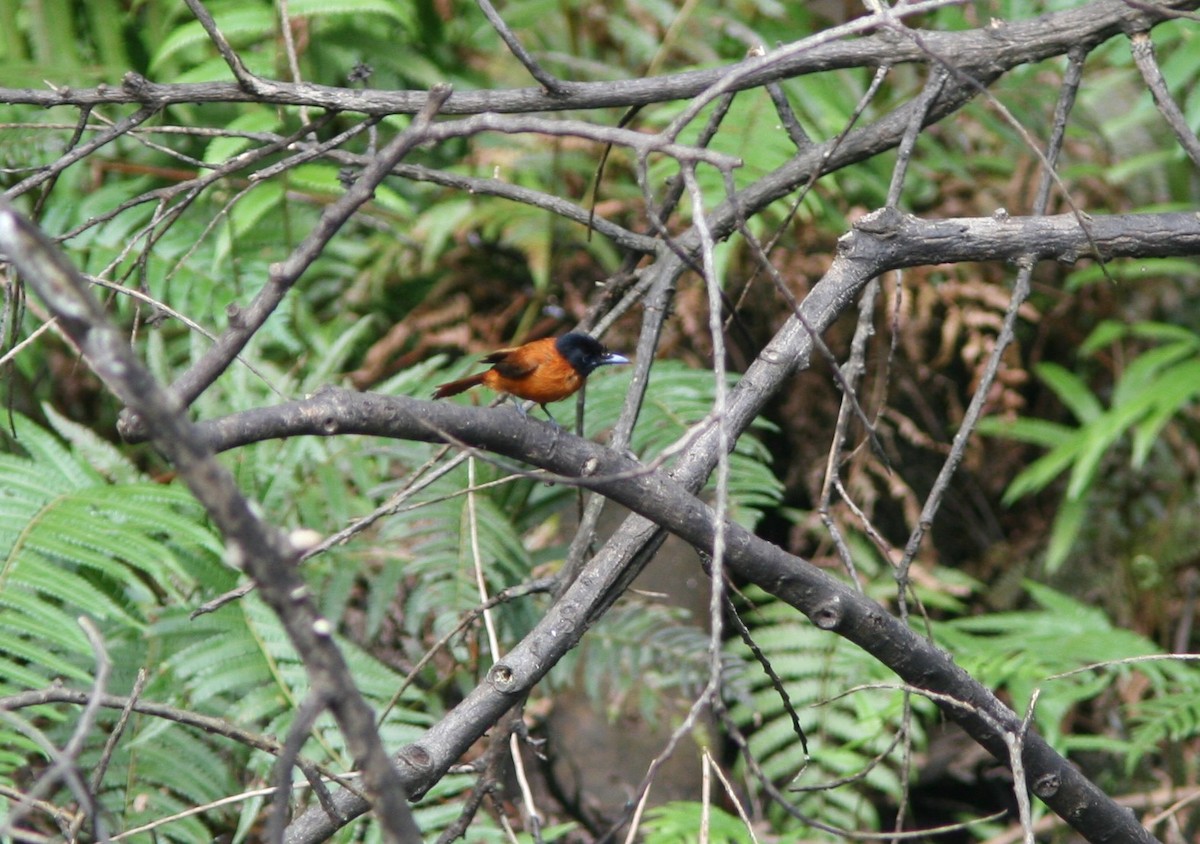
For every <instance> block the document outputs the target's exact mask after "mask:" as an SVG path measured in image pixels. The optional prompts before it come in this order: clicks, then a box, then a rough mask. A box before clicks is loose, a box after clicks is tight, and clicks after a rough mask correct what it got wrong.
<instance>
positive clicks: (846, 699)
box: [727, 590, 929, 829]
mask: <svg viewBox="0 0 1200 844" xmlns="http://www.w3.org/2000/svg"><path fill="white" fill-rule="evenodd" d="M750 597H751V600H753V602H754V609H753V610H752V611H750V612H748V613H745V614H744V619H745V621H746V623H747V624H748V625H749V626H750V629H751V634H752V636H753V638H754V641H755V643H756V644H757V645H758V647H759V649H760V650H761V651H762V653H763V655H764V656H765V657H766V658H767V660H769V662H770V664H771V666H772V667H773V669H774V671H775V673H776V674H777V675H778V676H779V678H780V679H781V681H782V683H783V687H784V689H785V690H786V691H787V695H788V699H789V700H790V701H791V706H792V707H793V709H794V711H795V712H796V715H797V716H798V718H799V720H800V725H801V727H802V728H803V730H804V733H805V735H806V737H807V740H808V746H809V752H810V754H811V756H810V757H806V756H805V754H804V752H803V749H802V746H801V743H800V739H799V737H798V736H797V735H796V733H795V730H794V727H793V724H792V716H791V714H790V713H789V712H788V710H787V707H786V706H785V704H784V701H783V699H782V697H781V696H780V694H779V692H778V690H777V689H775V688H774V686H773V684H772V683H771V681H770V679H769V678H768V677H767V676H766V674H765V673H764V672H763V671H762V669H761V667H760V666H759V665H758V664H757V662H756V661H754V660H753V658H752V657H751V655H750V654H749V652H748V650H747V649H746V646H745V645H744V644H743V643H742V642H740V641H738V642H735V643H731V644H730V645H729V646H728V647H729V653H730V655H731V657H732V658H733V659H734V660H735V661H734V663H733V666H734V668H733V670H732V671H731V674H730V677H729V679H728V682H727V697H728V699H729V702H730V714H731V715H732V717H733V718H734V720H735V721H736V722H737V723H738V724H739V725H740V726H741V727H742V729H743V730H745V731H746V732H747V734H748V736H749V748H750V752H751V753H752V754H753V755H754V757H755V759H756V760H757V761H758V763H759V765H760V766H761V767H762V769H763V771H764V772H765V773H766V775H767V776H769V777H770V778H771V779H773V780H774V781H775V782H776V784H777V785H780V786H783V787H788V786H791V787H804V788H805V789H809V788H812V787H814V786H820V785H821V784H822V783H825V782H831V781H834V780H839V779H841V778H843V777H848V776H851V775H855V774H864V773H865V776H863V777H862V779H861V780H859V781H858V782H857V783H855V784H852V785H842V786H839V787H837V788H833V789H819V788H818V789H816V790H804V791H799V792H797V794H796V802H797V804H798V805H799V807H800V809H801V811H803V812H805V813H806V814H808V815H810V816H812V817H816V818H819V819H821V820H823V821H825V822H827V823H832V824H837V825H839V826H844V827H846V828H853V829H864V828H874V827H876V826H877V825H878V822H879V818H878V815H877V812H876V810H875V808H874V806H873V802H872V796H873V795H874V796H878V795H879V794H885V795H887V796H889V797H897V796H898V795H899V794H900V790H901V771H900V768H899V756H898V755H897V754H893V755H892V756H889V757H886V758H884V759H883V760H882V761H880V762H879V763H878V764H876V763H875V762H874V759H875V757H876V756H878V755H879V754H881V753H883V752H884V751H885V750H886V749H887V748H888V747H889V746H890V745H891V744H892V742H893V740H894V739H895V738H896V737H897V735H898V733H899V730H900V728H901V723H902V715H903V711H904V701H905V698H904V695H903V693H902V692H900V691H890V690H869V691H859V692H857V693H854V694H849V695H846V694H843V693H844V692H846V691H848V690H850V689H852V688H855V687H858V686H862V685H864V684H870V683H873V682H881V683H893V684H894V683H896V678H895V677H894V676H892V675H890V674H889V673H888V672H887V670H886V669H884V668H883V667H882V666H881V665H880V664H879V663H878V662H876V661H875V660H874V659H872V658H870V657H869V656H868V655H867V654H866V653H865V652H864V651H862V650H860V649H858V648H855V647H854V646H853V645H851V644H849V643H848V642H846V641H844V640H842V639H838V638H836V637H833V636H830V635H829V634H827V633H824V632H822V631H820V630H817V629H816V628H814V627H813V626H812V625H811V624H809V623H808V622H807V621H805V620H804V619H802V618H799V617H797V615H796V613H795V610H794V609H792V608H791V607H789V606H787V605H786V604H784V603H782V602H780V601H777V600H775V599H773V598H770V597H768V596H766V595H765V594H763V593H761V592H760V591H758V590H754V591H753V592H752V593H751V595H750ZM912 705H913V706H914V707H916V708H917V709H918V710H924V709H928V708H929V704H928V703H927V702H923V701H921V700H920V699H919V698H913V699H912ZM911 729H912V731H913V732H912V734H911V738H912V739H913V741H914V742H916V743H917V744H918V745H919V744H920V743H921V742H922V741H923V733H922V732H921V730H920V726H919V723H917V720H916V719H914V721H913V722H912V724H911Z"/></svg>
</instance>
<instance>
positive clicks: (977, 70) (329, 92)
mask: <svg viewBox="0 0 1200 844" xmlns="http://www.w3.org/2000/svg"><path fill="white" fill-rule="evenodd" d="M1197 5H1200V0H1172V2H1166V3H1154V2H1146V3H1137V4H1133V3H1125V2H1122V0H1096V2H1092V3H1086V4H1083V5H1081V6H1080V7H1079V8H1077V9H1069V10H1067V11H1063V12H1053V13H1050V14H1046V15H1041V16H1040V17H1037V18H1032V19H1030V20H1025V21H1013V22H1007V23H1006V22H1001V23H999V24H998V25H996V26H989V27H987V28H985V29H975V30H965V31H962V32H927V31H923V30H921V31H920V35H921V39H922V42H923V43H924V45H925V46H926V47H927V48H928V49H929V50H930V51H932V52H933V53H934V54H936V55H937V56H938V57H939V58H940V59H942V60H944V61H947V62H949V63H950V64H952V65H954V66H955V67H958V68H960V69H961V70H963V71H965V72H967V73H971V74H972V75H976V74H978V75H984V76H987V75H993V74H996V73H1001V72H1003V71H1004V70H1006V69H1008V68H1012V67H1016V66H1018V65H1022V64H1027V63H1030V62H1037V61H1042V60H1044V59H1047V58H1050V57H1051V56H1058V55H1063V54H1064V53H1066V52H1067V51H1068V50H1069V49H1071V48H1072V47H1083V48H1087V47H1089V46H1092V45H1095V44H1099V43H1101V42H1102V41H1105V40H1106V39H1108V38H1111V37H1112V36H1113V35H1116V34H1118V33H1121V32H1132V31H1135V30H1138V29H1144V28H1146V27H1148V26H1150V25H1153V24H1154V23H1156V22H1158V21H1160V20H1162V19H1163V18H1164V17H1166V16H1167V15H1168V14H1169V10H1172V9H1178V10H1186V9H1194V8H1196V6H1197ZM1157 9H1162V10H1163V11H1162V12H1158V11H1156V10H1157ZM863 28H865V27H863ZM929 61H930V55H929V53H927V52H925V51H924V50H922V49H921V47H920V46H918V45H917V44H916V43H915V42H913V41H911V40H908V39H897V38H896V37H895V36H894V35H889V34H887V33H879V34H875V35H869V36H866V37H863V38H859V39H857V40H838V41H833V42H829V43H823V44H819V45H818V46H815V47H813V48H812V49H811V50H805V51H803V52H799V53H795V54H794V55H788V56H787V57H786V58H783V59H778V60H776V59H773V54H772V53H768V54H767V55H766V56H763V57H761V58H758V57H756V58H750V59H747V60H745V61H743V62H739V63H738V64H736V65H730V66H725V67H720V68H715V69H712V70H697V71H689V72H687V73H678V74H671V75H667V76H655V77H649V78H644V79H626V80H615V81H605V82H562V83H561V85H560V87H559V88H558V89H557V90H556V91H555V92H553V93H550V92H547V91H546V90H544V89H542V88H520V89H514V90H507V91H492V90H485V91H456V92H455V93H454V95H453V96H452V97H451V98H450V99H449V101H448V102H447V103H446V104H445V106H444V107H443V108H442V113H443V114H479V113H482V112H486V111H494V112H505V113H514V112H535V111H563V110H578V109H592V108H611V107H628V106H636V105H647V104H650V103H658V102H667V101H670V100H683V99H690V98H691V97H694V96H696V95H697V94H699V93H700V92H702V91H704V90H705V89H707V88H709V87H710V86H712V85H714V84H715V83H717V82H719V81H720V80H721V79H722V78H723V77H725V76H726V75H728V74H729V73H730V72H731V71H735V72H739V73H740V72H741V71H742V69H744V68H747V67H749V68H752V70H751V71H750V72H747V73H745V74H744V75H742V77H741V79H739V81H738V83H737V85H736V86H735V90H747V89H750V88H755V87H758V86H760V85H764V84H766V83H768V82H772V81H775V80H779V79H787V78H791V77H795V76H802V75H805V74H809V73H820V72H822V71H827V70H835V69H838V68H847V67H870V68H875V67H879V66H880V65H882V64H885V63H887V64H893V65H894V64H900V63H911V62H919V63H926V62H929ZM257 83H258V84H256V86H255V90H254V91H247V90H246V89H244V88H243V87H241V86H240V85H239V84H238V83H236V82H227V83H194V84H184V85H160V84H157V83H154V82H151V81H150V80H148V79H145V78H144V77H141V76H138V75H136V74H130V75H128V76H126V78H125V80H124V81H123V82H122V84H121V85H120V86H113V85H100V86H97V87H96V88H88V89H82V88H78V89H77V88H58V89H55V90H50V91H42V90H34V89H31V88H0V102H5V103H29V104H32V105H38V106H43V107H50V106H56V105H70V106H95V105H102V104H114V103H136V104H142V105H149V106H166V105H172V104H176V103H213V102H257V103H275V104H278V105H295V106H309V107H313V108H327V109H331V110H333V111H349V112H358V113H363V114H377V115H381V114H415V113H417V112H419V111H420V110H421V109H422V108H424V106H425V103H426V98H427V95H426V93H425V92H424V91H362V90H355V89H351V88H337V87H332V86H328V85H314V84H311V83H307V82H304V83H288V82H274V81H267V80H257Z"/></svg>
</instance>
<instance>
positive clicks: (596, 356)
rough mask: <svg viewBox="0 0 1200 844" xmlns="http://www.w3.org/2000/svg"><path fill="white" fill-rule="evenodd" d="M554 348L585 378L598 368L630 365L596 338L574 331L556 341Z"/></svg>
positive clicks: (624, 358) (623, 357) (625, 358)
mask: <svg viewBox="0 0 1200 844" xmlns="http://www.w3.org/2000/svg"><path fill="white" fill-rule="evenodd" d="M554 348H555V349H557V350H558V353H559V354H560V355H562V356H563V357H564V358H566V359H567V362H568V363H570V364H571V366H573V367H575V371H576V372H578V373H579V374H580V375H582V376H584V377H585V378H586V377H587V376H588V375H591V374H592V370H593V369H595V368H596V367H598V366H607V365H609V364H613V363H629V358H627V357H625V356H624V355H618V354H616V353H615V352H610V351H609V350H608V349H606V348H604V344H603V343H601V342H600V341H599V340H597V339H596V338H595V337H589V336H588V335H586V334H580V333H579V332H578V331H572V332H570V333H569V334H564V335H563V336H561V337H559V338H558V339H557V340H555V341H554Z"/></svg>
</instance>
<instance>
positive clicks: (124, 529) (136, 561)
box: [0, 412, 467, 842]
mask: <svg viewBox="0 0 1200 844" xmlns="http://www.w3.org/2000/svg"><path fill="white" fill-rule="evenodd" d="M51 416H52V418H54V419H55V421H56V424H57V426H58V428H59V430H60V432H61V433H62V434H63V435H65V436H67V437H69V438H70V440H71V442H70V444H69V445H65V444H64V443H63V442H61V441H60V440H59V439H57V438H56V437H55V436H54V435H53V434H52V433H51V432H49V431H46V430H44V429H42V428H39V427H37V426H36V425H34V424H33V423H31V422H29V421H28V420H26V419H25V418H23V417H20V416H14V417H13V421H12V424H13V427H14V430H15V432H16V436H15V437H14V438H12V439H11V440H10V443H11V446H12V449H13V450H12V452H11V453H8V454H2V455H0V547H3V548H6V549H8V550H7V551H6V555H5V557H4V558H3V560H2V561H0V694H4V695H10V694H14V693H17V692H20V691H25V690H35V689H43V688H46V687H49V686H51V685H53V684H55V683H64V684H66V685H67V686H69V687H73V688H81V689H88V688H90V687H91V683H92V677H93V675H94V673H95V662H96V657H95V655H94V654H93V653H92V651H91V649H90V647H89V644H88V642H87V639H86V638H85V637H84V635H83V634H82V631H81V630H80V627H79V625H78V624H77V623H76V621H75V619H76V618H77V617H79V616H87V617H88V618H89V619H91V620H92V621H93V622H94V623H95V624H96V626H97V627H98V628H99V630H100V632H101V634H102V636H103V640H104V643H105V648H106V651H107V653H108V657H109V659H110V660H111V662H112V663H113V665H114V669H115V670H114V675H113V678H112V681H111V682H110V685H109V688H108V691H109V692H111V693H114V694H125V693H127V692H128V689H129V688H130V685H131V684H132V681H133V675H134V673H135V672H136V671H137V670H138V669H139V668H142V669H144V670H146V671H147V673H148V677H149V682H148V685H147V688H146V691H145V692H144V694H143V699H144V700H149V701H155V702H162V703H168V704H172V705H175V706H179V707H182V708H186V709H190V710H193V711H197V712H200V713H208V714H211V715H216V716H219V717H222V718H224V719H226V720H228V721H230V722H233V723H237V724H239V725H243V726H246V727H248V728H250V729H252V730H258V731H261V732H263V733H265V734H267V735H274V736H278V737H280V738H282V736H283V735H285V734H286V732H287V730H288V729H289V727H290V724H291V721H292V717H293V714H294V712H295V708H296V705H297V704H298V702H299V701H300V700H301V699H303V698H304V696H305V694H306V690H307V677H306V673H305V670H304V667H303V665H302V664H301V663H300V662H299V661H298V659H297V658H296V655H295V653H294V652H293V650H292V648H291V646H290V644H289V642H288V640H287V637H286V635H285V634H284V632H283V630H282V628H281V627H280V624H279V621H278V619H277V618H276V617H275V615H274V614H273V613H271V612H270V611H268V610H267V609H266V608H265V607H264V606H263V605H262V604H261V603H260V602H259V601H258V600H257V599H256V598H255V597H253V596H250V597H248V598H246V599H244V600H242V601H239V602H237V603H235V604H233V605H230V606H226V607H225V608H223V609H221V610H220V611H218V612H216V613H213V614H209V615H204V616H200V617H199V618H197V619H195V620H191V619H190V618H189V614H190V611H191V609H192V608H193V607H194V605H195V603H196V602H197V598H198V597H204V596H211V595H214V594H217V593H220V592H223V591H226V590H227V589H228V588H230V587H231V586H233V585H234V583H235V582H236V579H237V578H236V573H235V572H233V571H231V570H230V569H228V568H227V567H225V566H224V565H222V563H221V557H222V546H221V543H220V541H219V540H218V539H217V537H215V536H214V535H213V534H212V533H211V530H210V529H209V528H208V527H207V526H205V521H204V518H203V513H202V511H201V509H200V507H199V506H198V505H197V504H196V502H195V501H194V500H193V499H192V498H191V497H190V495H188V493H187V492H186V490H183V489H181V488H179V487H177V486H166V485H162V484H156V483H151V482H149V481H148V480H146V479H145V478H144V477H142V476H141V475H140V474H139V473H138V471H137V470H136V469H135V468H134V467H133V466H132V465H131V464H130V463H129V462H128V460H127V459H126V458H124V457H122V456H121V455H120V454H119V452H117V451H116V449H114V448H113V447H112V446H111V445H109V444H107V443H105V442H103V441H101V440H99V439H97V438H96V437H95V435H94V434H92V433H91V432H90V431H88V430H87V429H84V428H82V427H80V426H78V425H75V424H73V423H70V422H67V421H65V420H62V419H60V418H58V417H57V416H54V415H53V413H52V412H51ZM276 468H279V467H278V465H277V467H276ZM293 468H294V467H293ZM281 474H285V475H286V474H287V473H286V472H284V473H281ZM340 644H341V647H342V650H343V653H344V654H345V655H346V657H347V659H348V661H349V662H350V664H351V666H352V670H353V672H354V675H355V678H356V681H357V683H358V686H359V688H360V690H361V691H362V692H363V694H364V695H365V696H366V697H367V699H368V700H369V701H371V703H372V704H373V705H374V706H375V707H376V708H377V709H378V710H380V711H382V710H383V708H384V706H385V705H386V704H387V703H388V702H389V701H390V700H391V699H392V697H393V696H394V694H395V690H396V688H397V687H398V685H399V677H398V675H397V674H396V672H395V671H394V670H393V669H392V668H389V667H387V666H386V665H385V664H384V663H383V662H381V661H379V660H378V659H377V658H376V657H374V656H372V655H371V654H369V653H367V652H366V651H364V650H362V649H360V648H357V647H356V646H354V645H353V644H351V643H349V642H346V641H342V642H341V643H340ZM78 711H79V708H78V707H75V706H67V705H51V704H46V705H41V706H37V707H33V708H29V709H25V710H21V711H19V712H18V713H15V715H14V717H13V718H9V719H6V720H3V721H0V747H4V748H6V749H7V750H6V751H5V752H4V753H0V783H3V784H4V785H5V786H6V787H8V788H19V787H20V785H19V783H20V782H22V781H24V780H25V778H27V777H28V776H30V773H31V771H33V770H36V769H38V768H40V766H41V764H42V762H43V761H44V757H45V754H44V753H43V752H42V751H41V750H40V749H39V748H38V747H37V746H36V745H34V744H32V743H31V742H30V738H29V737H31V736H33V735H36V734H37V730H40V731H41V732H42V733H45V735H46V736H47V738H48V739H49V740H50V741H51V742H53V743H54V744H55V745H58V746H60V747H61V746H62V745H64V744H65V743H66V740H67V737H68V736H69V735H70V734H71V732H72V730H73V729H74V724H75V714H77V713H78ZM438 712H440V705H439V704H437V703H436V702H434V701H432V700H431V699H429V698H427V697H425V696H423V695H421V694H420V693H418V692H417V691H416V690H415V689H410V691H409V692H408V693H407V695H406V696H405V697H404V698H403V699H402V700H401V701H399V703H398V705H395V706H393V707H392V708H391V709H390V712H389V715H388V717H387V718H386V719H385V720H384V722H383V724H382V725H381V730H382V734H383V737H384V740H385V741H386V742H387V743H388V745H389V746H392V747H398V746H402V745H404V744H406V743H408V742H410V741H412V740H414V739H415V738H416V737H417V735H419V734H420V732H421V731H422V730H423V729H424V728H425V727H427V726H428V725H429V724H430V723H431V720H432V718H433V717H434V715H435V714H437V713H438ZM116 714H117V713H115V712H102V714H101V716H100V719H99V721H98V724H97V728H96V729H95V730H94V731H92V733H90V734H88V735H87V736H85V738H86V742H85V745H84V749H83V753H82V756H81V757H80V765H81V769H82V770H84V771H90V770H92V769H93V768H94V767H95V763H96V760H97V759H98V757H99V754H100V752H101V749H102V746H103V744H104V740H105V738H106V735H107V733H108V732H109V731H110V730H111V729H112V725H113V722H114V720H115V718H116ZM35 723H36V724H37V725H38V726H37V730H35V729H34V727H33V725H34V724H35ZM304 752H305V754H306V756H308V757H309V758H310V759H314V760H316V761H318V762H322V763H324V764H327V765H331V766H333V767H335V768H342V767H346V766H349V765H350V764H351V760H350V759H349V758H348V757H347V755H346V753H345V747H344V742H343V740H342V736H341V733H340V731H338V730H337V729H336V728H335V727H334V724H333V722H332V719H331V718H330V717H329V716H325V717H323V718H322V719H320V720H319V721H318V723H317V725H316V727H315V729H314V730H313V735H312V738H310V740H309V742H308V744H307V745H306V747H305V750H304ZM182 759H186V760H188V764H187V765H186V766H184V767H182V768H181V767H180V765H179V762H180V760H182ZM273 764H274V759H273V757H270V756H268V755H265V754H262V753H257V752H250V751H248V750H247V749H245V748H239V747H238V746H236V745H233V744H231V743H230V742H228V741H226V740H224V739H220V738H217V737H214V736H211V735H209V734H207V733H203V732H197V731H195V730H191V729H188V728H185V727H182V726H180V725H178V724H171V723H170V722H168V721H165V720H160V719H156V718H146V717H139V718H136V719H135V720H134V722H133V725H132V726H131V727H130V728H129V729H128V730H127V732H126V735H125V737H124V739H123V741H121V742H120V743H118V745H117V747H116V751H115V753H114V755H113V757H112V759H111V762H110V764H109V768H108V772H107V776H106V777H105V779H104V781H103V782H102V783H101V786H100V789H99V791H98V794H99V796H100V798H101V800H102V804H103V807H104V812H105V813H106V815H107V817H108V820H107V822H108V823H110V824H116V826H117V828H118V829H129V828H132V827H136V826H139V825H140V824H142V823H147V822H150V821H155V820H160V819H161V818H163V817H166V816H168V815H173V814H176V813H178V812H181V811H183V810H186V809H190V808H192V807H194V806H198V805H204V804H206V803H209V802H213V801H216V800H219V799H221V798H223V797H227V796H228V795H230V794H236V793H238V792H239V791H241V790H242V789H243V787H244V785H245V778H246V777H247V776H250V777H252V778H257V779H258V780H259V781H264V780H265V779H266V778H267V777H268V776H269V774H270V772H271V769H272V766H273ZM466 785H467V783H460V786H462V787H465V786H466ZM66 797H67V798H68V799H69V795H66ZM260 808H261V803H260V802H256V801H248V802H247V803H245V804H244V806H238V805H236V804H235V805H234V806H231V807H229V808H226V809H223V810H219V811H210V812H207V813H203V814H200V815H191V816H189V817H187V818H184V819H181V820H178V821H176V822H173V823H171V824H169V825H167V826H165V827H160V828H158V829H157V830H156V833H155V834H156V835H157V836H158V838H157V840H163V841H187V842H201V841H204V842H207V841H210V840H212V838H213V837H214V834H215V832H216V831H217V830H220V829H223V828H232V826H234V825H236V824H238V818H239V810H244V811H247V812H249V813H250V815H249V817H246V816H243V817H242V821H241V823H242V825H244V826H249V825H250V824H251V823H252V822H253V816H254V815H255V814H256V813H257V812H258V810H259V809H260ZM148 836H149V834H147V836H146V837H144V838H140V839H137V840H150V839H149V837H148Z"/></svg>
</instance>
